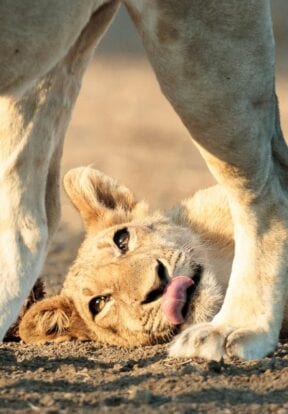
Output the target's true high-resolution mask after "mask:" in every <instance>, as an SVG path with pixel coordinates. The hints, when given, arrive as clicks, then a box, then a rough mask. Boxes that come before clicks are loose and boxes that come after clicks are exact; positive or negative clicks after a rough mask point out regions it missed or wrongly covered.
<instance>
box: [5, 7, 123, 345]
mask: <svg viewBox="0 0 288 414" xmlns="http://www.w3.org/2000/svg"><path fill="white" fill-rule="evenodd" d="M117 7H118V1H117V0H114V1H111V2H110V3H109V4H108V3H107V4H105V5H103V6H102V7H101V8H99V9H98V10H97V11H96V12H95V13H94V14H93V15H92V16H91V18H90V21H89V22H88V24H87V25H86V27H84V28H83V30H82V32H81V34H80V35H79V36H78V39H77V41H76V42H75V43H74V45H73V46H72V47H71V48H70V50H69V51H67V54H66V56H65V57H64V58H63V59H62V60H61V61H60V62H59V63H58V64H57V65H56V66H55V67H54V68H53V69H52V70H50V71H49V73H47V74H46V75H45V76H43V77H42V78H41V79H38V80H35V82H34V84H33V86H32V87H30V88H29V89H27V88H26V90H25V93H24V94H22V95H21V96H17V95H12V96H10V95H7V96H5V97H3V96H2V97H1V98H0V100H1V101H0V108H1V109H0V110H1V113H0V117H1V123H0V139H1V154H0V199H1V209H0V267H1V269H0V274H1V278H0V340H1V339H3V337H4V334H5V332H6V330H7V329H8V327H9V326H10V325H11V324H12V323H13V322H14V321H15V319H16V317H17V314H18V313H19V310H20V308H21V305H22V304H23V302H24V300H25V298H26V296H27V295H28V293H29V291H30V289H31V288H32V286H33V284H34V282H35V280H36V278H37V276H38V275H39V273H40V270H41V267H42V264H43V261H44V259H45V256H46V251H47V243H48V241H49V238H50V237H51V235H52V234H53V233H54V232H55V229H56V228H57V224H58V221H59V216H60V211H59V210H60V208H59V205H60V204H59V168H60V159H61V154H62V144H63V139H64V135H65V131H66V128H67V125H68V122H69V119H70V115H71V111H72V108H73V105H74V103H75V100H76V98H77V96H78V92H79V89H80V85H81V78H82V75H83V72H84V70H85V68H86V67H87V64H88V62H89V60H90V58H91V56H92V54H93V51H94V48H95V46H96V44H97V42H98V40H99V38H100V37H101V35H102V34H103V32H104V30H105V28H106V27H107V25H108V23H109V22H110V21H111V19H112V17H113V15H114V13H115V11H116V10H117ZM11 90H13V88H12V87H11Z"/></svg>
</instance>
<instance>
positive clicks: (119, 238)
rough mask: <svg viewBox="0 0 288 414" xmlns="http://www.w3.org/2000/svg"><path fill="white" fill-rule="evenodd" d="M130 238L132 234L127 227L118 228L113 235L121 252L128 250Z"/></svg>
mask: <svg viewBox="0 0 288 414" xmlns="http://www.w3.org/2000/svg"><path fill="white" fill-rule="evenodd" d="M129 240H130V234H129V231H128V229H127V228H126V227H125V228H124V229H121V230H117V231H116V233H115V234H114V237H113V241H114V243H115V244H116V246H117V247H118V249H119V250H120V251H121V253H126V252H127V251H128V244H129Z"/></svg>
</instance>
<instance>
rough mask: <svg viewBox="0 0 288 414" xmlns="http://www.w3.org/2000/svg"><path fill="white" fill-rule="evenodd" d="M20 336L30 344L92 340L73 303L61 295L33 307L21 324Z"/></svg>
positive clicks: (37, 303)
mask: <svg viewBox="0 0 288 414" xmlns="http://www.w3.org/2000/svg"><path fill="white" fill-rule="evenodd" d="M19 335H20V338H21V339H22V340H23V341H24V342H26V343H30V344H31V343H32V344H37V343H38V344H41V343H45V342H63V341H69V340H72V339H80V340H82V341H84V340H89V339H90V337H89V330H88V328H87V327H86V325H85V323H84V322H83V320H82V319H81V318H80V316H79V314H78V312H77V311H76V309H75V306H74V304H73V302H72V301H71V300H70V299H69V298H67V297H65V296H60V295H59V296H53V297H51V298H48V299H43V300H41V301H39V302H36V303H35V304H34V305H33V306H31V308H30V309H29V310H28V311H27V312H26V313H25V314H24V316H23V318H22V320H21V322H20V325H19Z"/></svg>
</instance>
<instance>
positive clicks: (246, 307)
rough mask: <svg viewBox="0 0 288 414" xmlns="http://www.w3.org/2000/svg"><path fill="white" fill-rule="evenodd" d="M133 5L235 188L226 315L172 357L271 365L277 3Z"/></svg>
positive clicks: (281, 233) (281, 260)
mask: <svg viewBox="0 0 288 414" xmlns="http://www.w3.org/2000/svg"><path fill="white" fill-rule="evenodd" d="M126 3H127V7H128V11H129V12H130V14H131V17H132V18H133V20H134V22H135V24H136V27H137V28H138V30H139V32H140V34H141V36H142V39H143V43H144V45H145V48H146V50H147V53H148V56H149V58H150V60H151V63H152V65H153V67H154V70H155V72H156V75H157V77H158V80H159V83H160V85H161V88H162V90H163V92H164V94H165V95H166V97H167V98H168V99H169V100H170V102H171V104H172V105H173V107H174V108H175V110H176V111H177V113H178V114H179V115H180V117H181V119H182V121H183V122H184V124H185V125H186V127H187V128H188V130H189V131H190V133H191V134H192V136H193V138H194V140H195V142H196V144H197V146H198V147H199V149H200V151H201V153H202V155H203V157H204V158H205V160H206V162H207V164H208V166H209V168H210V170H211V171H212V173H213V174H214V176H215V177H216V178H217V180H218V181H219V182H220V183H221V184H222V185H223V186H224V187H225V189H226V190H227V194H228V198H229V203H230V209H231V213H232V217H233V222H234V237H235V243H236V248H235V257H234V262H233V269H232V274H231V278H230V282H229V287H228V290H227V294H226V297H225V301H224V304H223V306H222V309H221V310H220V312H219V313H218V314H217V315H216V317H215V319H214V320H213V321H212V322H211V323H209V324H205V325H196V326H194V327H192V328H190V329H188V330H186V331H184V332H183V333H182V334H181V335H180V337H179V338H178V340H176V342H175V343H174V344H173V346H172V349H171V354H172V355H176V356H200V357H204V358H207V359H219V358H221V357H222V356H223V355H225V354H226V355H227V354H228V355H232V356H233V355H234V356H238V357H243V358H248V359H252V358H259V357H262V356H264V355H266V354H267V353H269V352H271V351H273V350H274V349H275V347H276V344H277V341H278V335H279V330H280V327H281V323H282V318H283V308H284V304H285V300H286V290H287V270H288V269H287V266H288V265H287V263H288V262H287V253H288V194H287V181H288V179H287V166H288V151H287V147H286V144H285V142H284V140H283V137H282V135H281V129H280V125H279V120H278V115H277V111H278V110H277V102H276V98H275V94H274V41H273V33H272V23H271V18H270V5H269V1H268V0H263V1H261V2H259V1H250V0H243V1H241V2H239V1H237V0H233V1H231V0H229V1H228V0H219V1H209V2H203V1H198V0H189V1H186V0H184V1H181V2H178V1H176V0H157V1H155V2H151V1H149V0H143V1H140V0H127V2H126Z"/></svg>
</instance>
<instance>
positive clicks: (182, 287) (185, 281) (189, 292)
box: [162, 265, 203, 325]
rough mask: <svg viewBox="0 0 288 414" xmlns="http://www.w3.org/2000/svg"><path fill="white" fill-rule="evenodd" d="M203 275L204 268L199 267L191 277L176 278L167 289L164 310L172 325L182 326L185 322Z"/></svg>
mask: <svg viewBox="0 0 288 414" xmlns="http://www.w3.org/2000/svg"><path fill="white" fill-rule="evenodd" d="M202 273H203V267H202V266H201V265H197V266H195V267H194V269H193V275H192V276H191V277H189V276H175V277H173V278H172V279H171V281H170V283H169V285H168V286H167V287H166V289H165V291H164V293H163V298H162V310H163V312H164V315H165V316H166V318H167V320H168V322H169V323H171V324H172V325H181V324H183V323H184V322H185V319H186V317H187V315H188V311H189V308H190V305H191V302H192V299H193V296H194V295H195V293H196V291H197V288H198V286H199V283H200V280H201V276H202Z"/></svg>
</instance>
